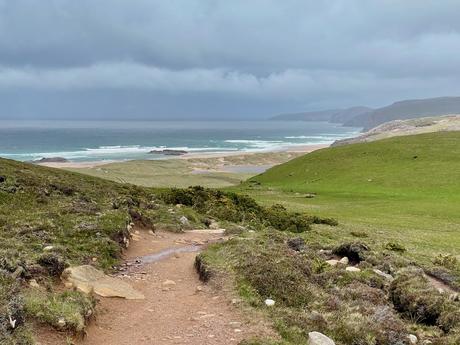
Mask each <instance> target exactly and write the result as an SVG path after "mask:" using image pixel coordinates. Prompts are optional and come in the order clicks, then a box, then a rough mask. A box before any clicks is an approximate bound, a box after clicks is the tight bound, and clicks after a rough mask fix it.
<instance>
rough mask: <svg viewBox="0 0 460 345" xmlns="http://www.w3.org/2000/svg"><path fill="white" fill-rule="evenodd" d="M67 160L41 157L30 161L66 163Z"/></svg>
mask: <svg viewBox="0 0 460 345" xmlns="http://www.w3.org/2000/svg"><path fill="white" fill-rule="evenodd" d="M67 162H69V160H68V159H65V158H64V157H43V158H40V159H36V160H34V161H32V163H67Z"/></svg>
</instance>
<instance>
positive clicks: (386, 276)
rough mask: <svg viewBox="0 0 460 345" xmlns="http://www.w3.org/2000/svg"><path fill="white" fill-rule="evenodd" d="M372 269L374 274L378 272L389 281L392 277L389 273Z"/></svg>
mask: <svg viewBox="0 0 460 345" xmlns="http://www.w3.org/2000/svg"><path fill="white" fill-rule="evenodd" d="M373 271H374V273H375V274H378V275H379V276H381V277H383V278H385V279H388V280H390V281H391V280H393V279H394V278H393V276H392V275H391V274H388V273H385V272H383V271H381V270H378V269H374V270H373Z"/></svg>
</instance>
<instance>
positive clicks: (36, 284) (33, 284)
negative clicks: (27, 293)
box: [29, 279, 40, 289]
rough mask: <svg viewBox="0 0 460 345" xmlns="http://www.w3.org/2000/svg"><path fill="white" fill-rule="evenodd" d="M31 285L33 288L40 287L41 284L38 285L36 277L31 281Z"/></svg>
mask: <svg viewBox="0 0 460 345" xmlns="http://www.w3.org/2000/svg"><path fill="white" fill-rule="evenodd" d="M29 286H30V287H32V288H36V289H38V288H39V287H40V285H38V283H37V281H36V280H35V279H31V280H30V281H29Z"/></svg>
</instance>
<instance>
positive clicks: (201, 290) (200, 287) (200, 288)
mask: <svg viewBox="0 0 460 345" xmlns="http://www.w3.org/2000/svg"><path fill="white" fill-rule="evenodd" d="M195 291H196V292H203V287H202V286H200V285H198V286H197V287H196V288H195Z"/></svg>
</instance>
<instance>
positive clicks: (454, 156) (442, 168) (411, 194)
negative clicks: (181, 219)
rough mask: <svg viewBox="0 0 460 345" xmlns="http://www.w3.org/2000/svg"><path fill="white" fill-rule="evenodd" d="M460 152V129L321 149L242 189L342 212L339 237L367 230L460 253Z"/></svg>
mask: <svg viewBox="0 0 460 345" xmlns="http://www.w3.org/2000/svg"><path fill="white" fill-rule="evenodd" d="M415 156H416V157H417V158H415ZM459 157H460V132H449V133H432V134H423V135H417V136H407V137H398V138H391V139H386V140H381V141H377V142H373V143H366V144H355V145H348V146H343V147H336V148H329V149H323V150H319V151H315V152H313V153H311V154H308V155H305V156H303V157H300V158H297V159H294V160H292V161H290V162H288V163H285V164H282V165H279V166H276V167H274V168H272V169H270V170H268V171H267V172H265V173H264V174H261V175H259V176H256V177H253V178H251V179H250V181H249V182H248V183H246V184H245V185H244V186H243V187H241V188H239V190H242V191H244V192H246V193H249V194H251V195H252V196H254V197H256V199H258V200H259V201H261V202H263V203H269V204H270V203H274V202H278V203H282V204H284V205H285V206H288V207H289V208H291V209H296V210H304V211H305V210H308V211H310V212H314V213H315V214H318V215H322V216H330V217H336V218H338V219H339V221H340V223H341V224H342V228H343V229H344V231H343V232H341V233H340V234H334V233H332V234H330V236H332V237H334V236H335V237H337V236H347V234H348V233H349V232H350V231H352V230H360V231H367V232H369V233H373V234H374V235H376V234H378V236H377V237H378V238H381V239H382V240H390V239H396V240H399V241H401V242H403V243H406V244H407V246H408V247H409V248H410V249H411V250H412V252H413V253H414V255H421V256H424V255H426V256H433V255H435V254H436V253H442V252H448V253H451V254H454V255H460V232H459V229H458V224H460V212H459V211H460V206H459V205H460V159H459ZM251 181H252V183H251ZM254 182H257V183H260V185H258V184H256V183H254ZM305 193H316V194H317V196H316V197H315V198H311V199H309V198H305Z"/></svg>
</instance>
